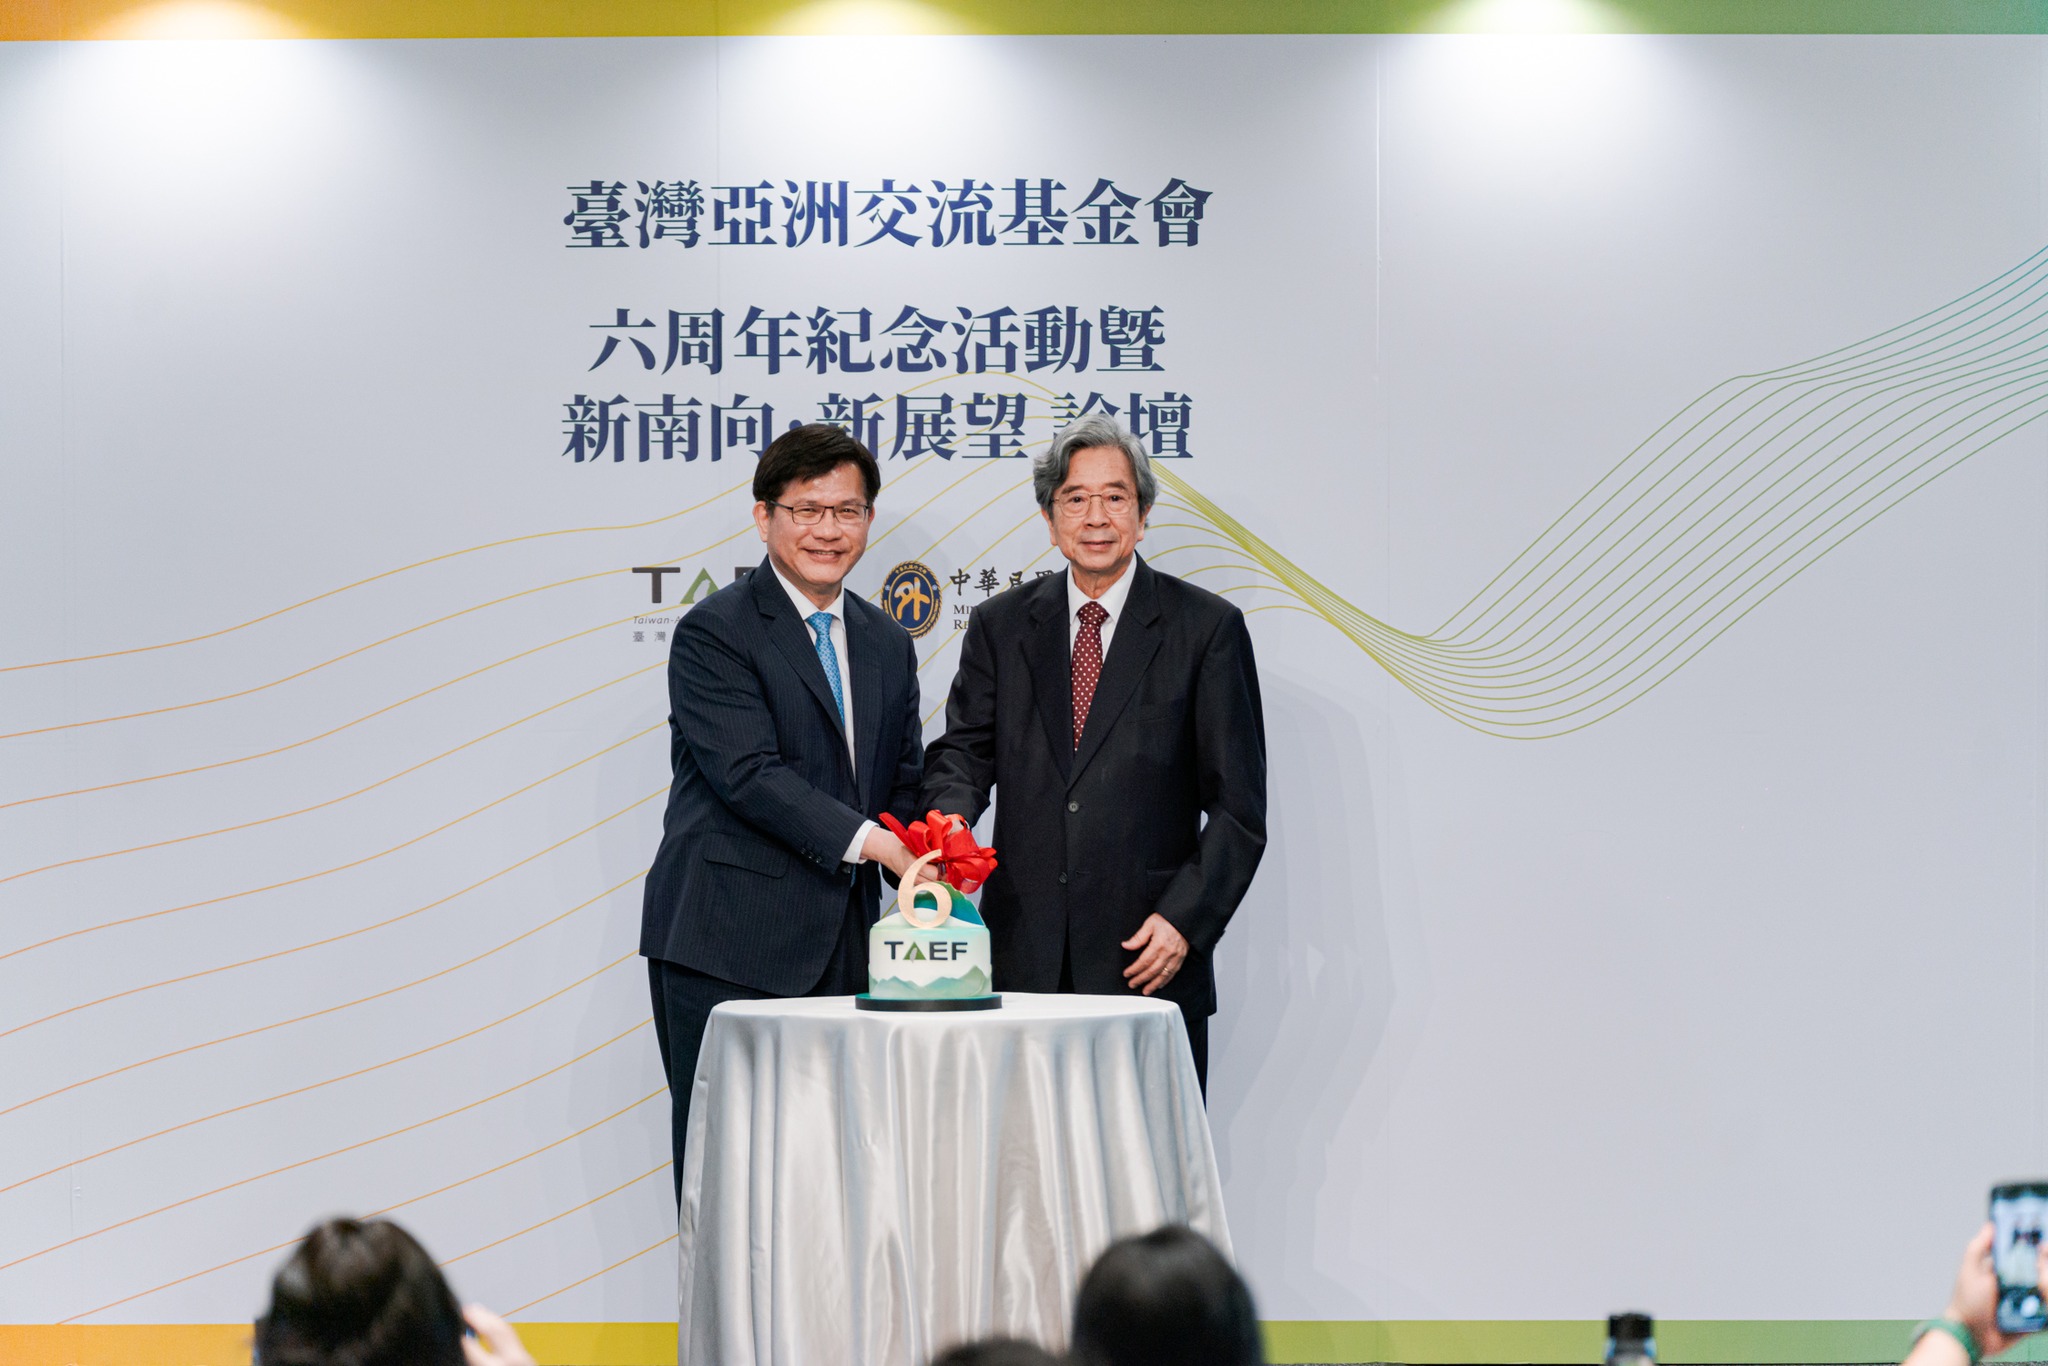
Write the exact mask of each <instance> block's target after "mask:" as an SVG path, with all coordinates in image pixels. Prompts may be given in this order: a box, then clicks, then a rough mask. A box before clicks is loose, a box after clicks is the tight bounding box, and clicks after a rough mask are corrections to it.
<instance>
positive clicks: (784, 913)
mask: <svg viewBox="0 0 2048 1366" xmlns="http://www.w3.org/2000/svg"><path fill="white" fill-rule="evenodd" d="M845 601H846V654H847V659H846V664H847V672H848V674H849V675H850V677H851V681H852V685H853V699H852V700H853V724H854V745H855V747H856V750H857V751H858V753H859V755H860V763H859V765H858V771H857V772H856V768H855V765H853V764H852V763H851V762H850V760H849V756H848V753H847V748H846V733H845V731H844V730H843V729H842V728H841V727H840V725H839V716H838V713H837V711H836V710H835V709H834V707H833V704H832V690H831V687H830V685H829V684H827V683H826V681H825V670H824V667H823V666H822V665H821V664H819V662H818V655H817V649H816V646H815V644H814V642H813V639H812V636H811V632H810V628H808V627H807V626H805V625H804V622H803V619H802V618H801V617H800V616H798V615H797V612H796V608H795V606H794V605H793V604H792V603H791V602H790V600H789V595H788V594H787V593H785V592H784V591H783V589H782V585H781V584H780V583H778V582H777V581H776V578H775V572H774V570H773V569H771V568H770V567H769V565H768V562H767V561H766V560H765V559H764V560H763V561H762V562H761V565H760V567H759V568H757V569H755V570H754V571H753V572H752V573H751V574H749V575H748V576H747V577H746V578H745V579H743V580H741V581H740V582H738V583H734V584H730V585H728V586H726V587H725V588H722V589H720V590H719V591H718V592H716V593H713V594H712V595H711V596H710V597H708V598H706V599H705V600H704V601H702V602H700V603H698V604H697V605H696V606H695V607H694V608H692V609H691V610H690V611H688V612H686V613H685V614H684V615H683V616H682V617H681V618H680V619H679V620H678V622H677V623H676V629H675V637H674V641H673V643H672V644H671V646H670V647H669V659H668V692H669V737H670V743H669V755H670V761H671V763H672V765H673V768H674V772H675V777H674V781H673V782H672V783H671V785H670V787H669V795H668V812H667V814H666V816H665V817H664V818H663V822H662V838H661V848H660V850H659V852H657V853H656V854H655V858H654V866H653V867H652V868H651V869H650V870H649V871H648V874H647V892H646V898H645V900H644V902H643V903H642V908H641V915H640V952H641V953H642V954H643V955H645V956H646V957H649V958H660V959H665V960H667V961H668V962H672V963H680V964H682V965H683V966H685V967H690V968H695V969H696V970H697V971H699V972H705V973H709V974H711V975H712V976H714V977H720V978H723V979H725V980H726V981H728V982H737V983H739V984H740V985H741V986H746V987H751V988H753V989H754V990H756V991H765V992H770V993H772V994H774V995H778V996H799V995H802V994H803V993H804V992H805V991H808V990H809V989H810V988H811V987H813V986H814V985H816V983H817V981H818V979H819V977H820V976H821V975H822V974H823V973H824V971H825V965H826V962H827V961H828V960H829V959H830V958H831V956H832V950H833V947H834V945H836V944H837V943H838V940H839V935H840V930H841V927H842V926H843V925H844V923H845V918H846V900H847V897H848V896H849V895H850V894H851V892H852V891H853V890H854V889H855V888H856V887H857V888H858V891H859V894H860V896H861V897H862V898H863V899H864V900H865V903H866V904H867V906H868V907H869V908H870V910H871V911H872V908H873V907H874V906H875V904H876V901H877V898H878V896H879V894H880V888H881V880H880V878H879V876H878V870H877V869H876V866H875V865H874V864H872V863H863V864H861V865H860V866H859V867H858V869H854V868H849V867H848V866H847V865H846V864H844V863H841V862H840V861H839V859H840V855H841V854H843V853H845V852H846V845H847V842H848V841H850V840H851V839H852V838H853V832H854V831H855V830H857V829H858V828H859V827H860V823H861V821H863V820H866V819H871V818H872V817H873V816H874V815H875V814H876V813H879V812H882V811H889V812H893V813H894V814H895V815H896V816H898V817H899V818H901V819H904V820H908V819H910V816H911V808H912V805H913V803H914V802H915V801H916V798H917V785H918V779H919V776H920V774H921V771H922V769H923V766H924V728H923V724H922V722H921V720H920V718H919V715H918V706H917V651H916V649H915V647H914V646H913V645H912V644H911V640H910V636H909V635H908V633H906V632H905V631H904V630H903V628H902V627H900V626H898V625H897V624H896V623H895V622H893V621H891V620H890V619H889V618H888V616H887V615H886V614H885V613H884V612H882V611H881V610H880V609H879V608H877V607H876V606H874V604H872V603H869V602H866V601H864V600H862V599H860V598H857V597H855V596H854V595H853V594H851V593H848V594H847V595H846V599H845Z"/></svg>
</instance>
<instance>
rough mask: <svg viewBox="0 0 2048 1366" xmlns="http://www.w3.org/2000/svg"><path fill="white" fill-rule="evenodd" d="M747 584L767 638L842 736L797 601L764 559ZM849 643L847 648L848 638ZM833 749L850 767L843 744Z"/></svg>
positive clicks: (814, 645)
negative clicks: (790, 595) (765, 628)
mask: <svg viewBox="0 0 2048 1366" xmlns="http://www.w3.org/2000/svg"><path fill="white" fill-rule="evenodd" d="M748 583H749V586H751V587H752V588H753V590H754V605H755V606H756V607H758V608H759V609H760V611H761V615H762V616H764V617H766V618H768V638H769V639H770V640H772V641H774V642H775V647H776V648H777V649H779V650H781V651H782V655H783V658H784V659H787V660H788V661H789V665H790V667H791V668H793V669H795V670H796V676H797V677H798V678H801V679H802V680H803V681H804V686H806V687H808V688H809V689H810V690H811V696H813V697H815V698H817V699H818V706H819V708H820V709H821V710H822V711H823V712H824V713H825V724H826V726H827V728H829V729H830V730H831V732H832V733H833V734H834V735H839V736H844V735H845V734H846V727H845V726H844V725H842V724H841V723H840V720H839V708H838V706H837V704H835V703H834V702H833V701H832V685H831V684H829V683H827V682H826V681H825V666H824V665H823V664H822V663H820V662H819V660H818V646H817V637H816V636H814V635H812V634H811V628H810V627H809V626H807V625H805V624H804V621H803V618H802V617H799V616H798V615H797V612H796V604H795V603H793V602H791V601H790V600H789V594H788V592H786V591H785V590H784V589H783V587H782V580H780V579H778V578H776V577H775V566H774V565H772V564H770V563H769V562H768V561H767V560H765V559H764V560H762V561H761V567H760V568H759V569H756V570H755V571H754V572H753V574H752V575H751V576H749V579H748ZM841 591H842V592H843V591H844V590H843V589H842V590H841ZM852 629H853V628H852V623H851V621H849V622H848V624H847V630H848V632H849V635H850V633H851V631H852ZM848 644H849V648H850V647H851V641H850V640H849V642H848ZM856 658H858V655H856ZM859 711H860V709H859V708H858V707H856V708H855V709H854V715H855V720H856V721H857V720H858V719H859ZM835 749H836V750H837V752H838V754H839V756H840V759H841V761H842V762H843V763H845V764H847V765H848V766H849V767H850V766H851V763H852V759H851V756H850V755H848V754H847V752H846V746H845V744H843V743H842V744H839V745H837V746H835Z"/></svg>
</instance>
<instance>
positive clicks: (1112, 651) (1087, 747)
mask: <svg viewBox="0 0 2048 1366" xmlns="http://www.w3.org/2000/svg"><path fill="white" fill-rule="evenodd" d="M1131 573H1132V574H1134V575H1136V576H1137V577H1135V578H1133V579H1132V580H1131V595H1130V597H1128V598H1126V599H1125V600H1124V615H1123V620H1121V621H1119V622H1117V623H1116V630H1115V632H1114V634H1113V635H1112V637H1111V639H1110V643H1109V654H1108V656H1107V657H1105V658H1104V659H1103V661H1102V677H1101V678H1100V679H1098V680H1097V681H1096V684H1095V697H1094V699H1093V700H1091V701H1090V702H1089V704H1088V725H1087V728H1086V729H1084V730H1083V731H1082V732H1081V748H1080V749H1078V750H1076V751H1075V752H1074V765H1073V767H1072V768H1071V769H1070V770H1069V771H1068V773H1067V782H1068V784H1069V785H1071V784H1072V783H1073V781H1074V780H1075V779H1076V778H1079V777H1080V776H1081V774H1082V773H1083V772H1084V771H1085V770H1086V769H1087V767H1088V761H1089V760H1091V759H1093V758H1094V757H1095V755H1096V752H1097V751H1098V750H1100V749H1101V748H1102V744H1103V737H1104V736H1105V735H1107V734H1109V731H1110V728H1111V727H1112V726H1114V725H1116V718H1117V717H1118V716H1119V715H1120V714H1121V713H1122V712H1123V709H1124V707H1125V706H1126V705H1128V704H1129V702H1130V700H1131V697H1132V695H1133V694H1134V693H1136V692H1137V691H1138V680H1139V679H1141V678H1143V677H1144V676H1145V670H1146V668H1147V667H1148V666H1150V664H1151V663H1152V656H1153V655H1155V654H1157V653H1158V652H1159V597H1158V594H1157V593H1155V592H1154V591H1153V574H1152V571H1151V570H1150V569H1148V568H1146V566H1145V562H1144V561H1143V560H1139V561H1138V562H1136V563H1135V564H1133V565H1132V566H1131ZM1064 624H1065V623H1062V625H1064ZM1069 672H1070V677H1071V668H1070V671H1069ZM1073 705H1074V703H1073V695H1072V684H1071V682H1070V683H1069V685H1068V698H1067V710H1068V712H1069V713H1071V712H1072V711H1073Z"/></svg>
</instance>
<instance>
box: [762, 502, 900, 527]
mask: <svg viewBox="0 0 2048 1366" xmlns="http://www.w3.org/2000/svg"><path fill="white" fill-rule="evenodd" d="M762 501H764V502H766V503H767V504H768V506H769V507H772V508H781V509H782V510H783V511H784V512H786V513H788V514H789V520H790V521H792V522H795V523H796V524H797V525H798V526H816V525H817V524H818V523H820V522H822V521H824V520H825V514H826V513H828V512H829V513H831V514H832V516H833V517H834V518H835V519H836V520H837V521H838V523H839V525H841V526H859V525H860V524H861V523H862V522H864V521H866V520H867V516H868V514H869V513H870V512H873V511H874V510H875V509H874V505H873V504H871V503H841V504H840V505H839V506H838V507H824V506H822V505H820V504H818V503H798V504H797V505H796V506H794V507H791V506H790V505H789V504H788V503H778V502H776V501H775V500H774V499H773V498H768V499H763V500H762Z"/></svg>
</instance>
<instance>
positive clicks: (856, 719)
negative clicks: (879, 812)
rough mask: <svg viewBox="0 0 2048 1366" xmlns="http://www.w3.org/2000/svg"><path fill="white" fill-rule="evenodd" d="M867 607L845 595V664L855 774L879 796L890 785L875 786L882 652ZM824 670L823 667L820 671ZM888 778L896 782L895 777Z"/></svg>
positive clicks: (871, 803) (880, 704)
mask: <svg viewBox="0 0 2048 1366" xmlns="http://www.w3.org/2000/svg"><path fill="white" fill-rule="evenodd" d="M840 591H841V592H845V590H844V589H841V590H840ZM866 605H867V604H866V603H863V602H861V601H859V600H858V599H856V598H855V597H854V596H853V594H851V593H846V652H847V654H848V655H850V656H852V658H850V659H848V660H847V661H846V665H847V671H848V673H850V674H851V675H852V682H853V752H854V754H855V755H856V756H857V757H858V759H859V762H858V763H856V764H855V765H854V771H855V773H856V775H857V778H858V780H859V781H860V782H862V783H863V784H864V785H865V786H866V788H867V790H868V791H870V792H878V793H879V792H886V791H888V783H887V782H884V783H883V785H882V786H881V787H879V788H878V787H876V786H875V780H876V778H877V777H879V776H883V775H881V774H880V773H879V771H878V769H877V764H878V762H879V760H878V759H877V757H876V754H875V742H876V741H877V740H879V739H880V738H881V736H882V652H881V641H880V640H879V638H878V633H877V632H876V630H875V625H874V622H873V621H872V620H870V619H869V617H868V615H867V613H866V612H865V611H863V610H861V609H862V608H864V607H866ZM824 671H825V670H824V668H823V666H822V665H821V666H820V667H819V669H818V672H819V673H821V674H822V673H823V672H824ZM887 776H888V778H889V779H890V780H891V781H893V779H894V776H895V775H894V774H890V775H887ZM867 805H870V806H872V805H875V803H873V802H870V803H867Z"/></svg>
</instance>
